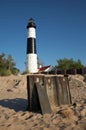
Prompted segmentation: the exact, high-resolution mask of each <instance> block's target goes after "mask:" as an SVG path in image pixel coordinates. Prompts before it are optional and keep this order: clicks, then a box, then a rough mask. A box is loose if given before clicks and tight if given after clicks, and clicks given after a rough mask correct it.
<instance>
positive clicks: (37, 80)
mask: <svg viewBox="0 0 86 130" xmlns="http://www.w3.org/2000/svg"><path fill="white" fill-rule="evenodd" d="M27 92H28V110H30V111H36V112H37V111H41V112H42V113H43V114H44V113H51V112H54V111H55V109H56V107H57V106H59V105H62V104H71V95H70V88H69V81H68V77H58V76H57V75H44V74H41V75H40V74H35V75H28V76H27Z"/></svg>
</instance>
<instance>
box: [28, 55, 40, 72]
mask: <svg viewBox="0 0 86 130" xmlns="http://www.w3.org/2000/svg"><path fill="white" fill-rule="evenodd" d="M27 70H28V71H29V72H30V73H37V72H38V65H37V54H27Z"/></svg>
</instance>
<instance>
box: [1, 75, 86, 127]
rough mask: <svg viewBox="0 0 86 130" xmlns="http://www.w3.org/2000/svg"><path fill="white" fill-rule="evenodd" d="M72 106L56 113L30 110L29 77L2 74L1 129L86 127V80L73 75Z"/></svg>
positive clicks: (66, 106)
mask: <svg viewBox="0 0 86 130" xmlns="http://www.w3.org/2000/svg"><path fill="white" fill-rule="evenodd" d="M69 82H70V90H71V95H72V105H65V106H64V105H61V106H59V107H58V108H57V111H56V112H55V113H52V114H44V115H41V114H40V113H38V114H37V113H32V112H29V111H26V109H27V89H26V88H27V87H26V76H13V75H12V76H8V77H0V130H86V82H85V80H84V77H83V76H80V75H76V76H69Z"/></svg>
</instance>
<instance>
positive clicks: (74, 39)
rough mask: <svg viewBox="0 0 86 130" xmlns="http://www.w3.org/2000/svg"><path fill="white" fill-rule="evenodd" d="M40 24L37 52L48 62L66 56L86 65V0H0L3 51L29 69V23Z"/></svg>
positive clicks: (46, 63) (22, 68) (0, 40)
mask: <svg viewBox="0 0 86 130" xmlns="http://www.w3.org/2000/svg"><path fill="white" fill-rule="evenodd" d="M31 17H32V18H33V19H34V20H35V23H36V25H37V29H36V33H37V38H36V45H37V54H38V57H39V59H40V61H42V62H43V63H44V65H56V64H57V62H56V60H58V59H63V58H73V59H74V60H77V59H80V60H81V61H82V63H83V64H84V65H86V0H0V53H2V52H4V53H5V54H6V55H8V54H11V55H12V56H13V58H14V60H15V62H16V66H17V68H19V69H20V70H21V71H24V70H25V60H26V46H27V29H26V26H27V23H28V20H29V19H30V18H31Z"/></svg>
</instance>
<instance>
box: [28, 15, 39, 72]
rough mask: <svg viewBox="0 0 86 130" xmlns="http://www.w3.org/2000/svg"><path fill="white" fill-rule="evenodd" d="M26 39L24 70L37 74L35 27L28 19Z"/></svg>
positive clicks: (32, 21)
mask: <svg viewBox="0 0 86 130" xmlns="http://www.w3.org/2000/svg"><path fill="white" fill-rule="evenodd" d="M27 30H28V37H27V52H26V53H27V57H26V70H27V71H29V73H37V72H38V65H37V51H36V25H35V22H34V20H33V19H32V18H31V19H29V22H28V25H27Z"/></svg>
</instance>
